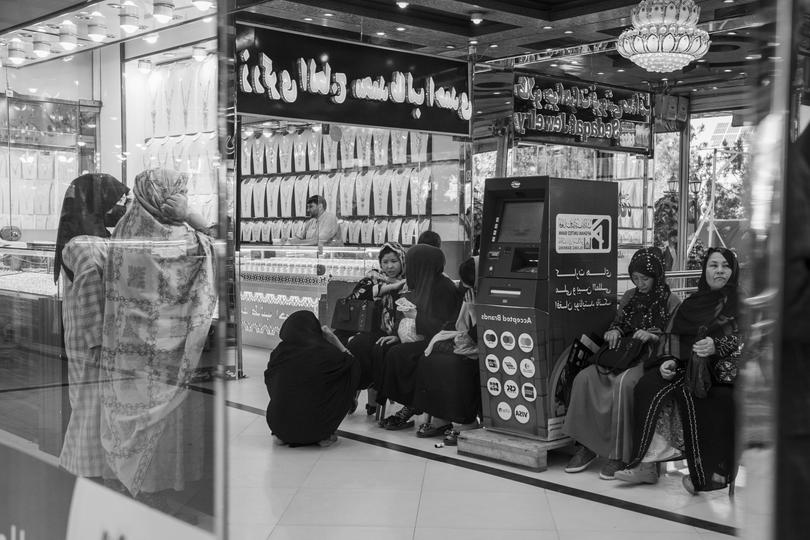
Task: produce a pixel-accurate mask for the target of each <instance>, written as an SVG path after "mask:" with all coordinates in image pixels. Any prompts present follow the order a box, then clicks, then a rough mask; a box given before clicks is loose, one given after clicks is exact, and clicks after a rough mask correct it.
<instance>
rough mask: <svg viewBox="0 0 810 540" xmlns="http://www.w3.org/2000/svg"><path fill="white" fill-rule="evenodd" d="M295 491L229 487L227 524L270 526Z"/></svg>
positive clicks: (284, 509)
mask: <svg viewBox="0 0 810 540" xmlns="http://www.w3.org/2000/svg"><path fill="white" fill-rule="evenodd" d="M296 491H297V490H295V489H288V488H271V487H267V486H263V487H232V488H229V489H228V501H229V503H228V510H229V515H228V524H229V526H231V525H232V526H238V525H249V524H261V525H270V526H271V528H272V526H274V525H275V524H276V523H278V520H279V518H281V516H282V514H284V513H285V511H286V510H287V507H288V505H289V504H290V502H291V501H292V500H293V497H294V496H295V494H296ZM268 533H269V529H268Z"/></svg>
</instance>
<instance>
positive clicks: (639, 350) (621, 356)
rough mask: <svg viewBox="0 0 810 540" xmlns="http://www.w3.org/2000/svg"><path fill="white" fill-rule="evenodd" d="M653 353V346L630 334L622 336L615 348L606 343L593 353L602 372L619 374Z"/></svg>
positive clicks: (595, 361)
mask: <svg viewBox="0 0 810 540" xmlns="http://www.w3.org/2000/svg"><path fill="white" fill-rule="evenodd" d="M651 353H652V350H651V347H648V346H647V344H646V343H644V342H643V341H640V340H638V339H633V338H632V337H630V336H625V337H623V338H621V340H620V341H619V344H618V345H617V346H616V348H615V349H611V348H610V345H608V344H607V343H605V344H604V345H602V346H601V347H600V348H599V350H598V351H596V354H594V355H593V358H592V360H593V363H594V365H595V366H596V369H598V370H599V371H600V372H601V373H605V374H607V373H613V374H619V373H621V372H622V371H624V370H626V369H628V368H631V367H633V366H635V365H636V364H638V363H639V362H643V361H645V360H646V359H647V358H649V356H650V354H651Z"/></svg>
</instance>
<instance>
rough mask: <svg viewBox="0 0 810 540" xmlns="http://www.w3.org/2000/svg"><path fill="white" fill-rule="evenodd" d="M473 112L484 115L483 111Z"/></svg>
mask: <svg viewBox="0 0 810 540" xmlns="http://www.w3.org/2000/svg"><path fill="white" fill-rule="evenodd" d="M475 112H477V113H478V114H484V111H475Z"/></svg>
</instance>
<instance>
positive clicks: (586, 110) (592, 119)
mask: <svg viewBox="0 0 810 540" xmlns="http://www.w3.org/2000/svg"><path fill="white" fill-rule="evenodd" d="M513 102H514V105H513V107H514V112H513V114H512V122H513V126H514V129H515V136H516V137H518V138H520V139H521V140H525V141H530V142H540V143H548V144H563V145H571V146H584V147H587V148H596V149H602V150H610V151H613V152H630V153H636V154H644V155H647V156H650V155H652V121H653V115H652V95H651V94H650V93H649V92H639V91H636V90H629V89H625V88H617V87H611V86H605V85H602V84H596V83H589V82H574V81H565V80H560V79H559V78H556V77H545V76H542V75H534V74H520V73H516V74H515V84H514V100H513Z"/></svg>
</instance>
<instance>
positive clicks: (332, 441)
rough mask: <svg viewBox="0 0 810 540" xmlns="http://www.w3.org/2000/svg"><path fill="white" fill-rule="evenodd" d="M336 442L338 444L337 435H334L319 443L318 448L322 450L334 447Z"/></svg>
mask: <svg viewBox="0 0 810 540" xmlns="http://www.w3.org/2000/svg"><path fill="white" fill-rule="evenodd" d="M336 442H338V438H337V435H335V434H334V433H332V434H331V435H329V437H327V438H326V439H324V440H322V441H319V442H318V446H320V447H321V448H328V447H330V446H332V445H333V444H335V443H336Z"/></svg>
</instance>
